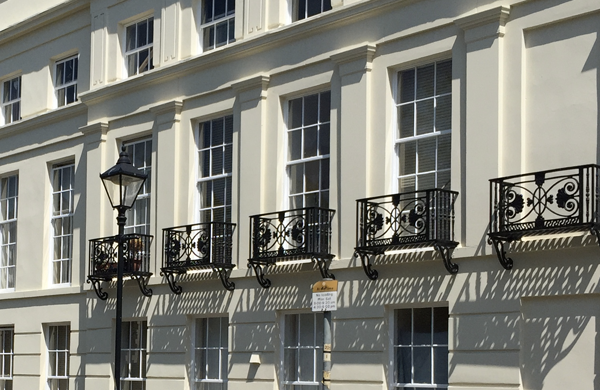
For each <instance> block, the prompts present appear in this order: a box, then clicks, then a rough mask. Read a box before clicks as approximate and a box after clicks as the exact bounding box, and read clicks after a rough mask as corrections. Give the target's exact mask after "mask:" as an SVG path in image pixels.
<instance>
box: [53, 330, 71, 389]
mask: <svg viewBox="0 0 600 390" xmlns="http://www.w3.org/2000/svg"><path fill="white" fill-rule="evenodd" d="M69 333H70V332H69V326H68V325H52V326H49V327H48V388H49V389H50V390H68V389H69V336H70V335H69Z"/></svg>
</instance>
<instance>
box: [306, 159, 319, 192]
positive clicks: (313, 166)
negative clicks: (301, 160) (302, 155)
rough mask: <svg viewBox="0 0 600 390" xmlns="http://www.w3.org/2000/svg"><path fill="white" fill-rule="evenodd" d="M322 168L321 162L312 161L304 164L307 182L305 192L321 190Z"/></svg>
mask: <svg viewBox="0 0 600 390" xmlns="http://www.w3.org/2000/svg"><path fill="white" fill-rule="evenodd" d="M320 166H321V162H320V161H310V162H307V163H305V164H304V169H305V171H304V180H305V191H306V192H309V191H318V190H319V167H320Z"/></svg>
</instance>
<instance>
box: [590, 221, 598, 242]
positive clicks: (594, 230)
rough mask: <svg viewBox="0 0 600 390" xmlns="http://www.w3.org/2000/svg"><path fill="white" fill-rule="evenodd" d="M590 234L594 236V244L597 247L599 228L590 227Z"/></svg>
mask: <svg viewBox="0 0 600 390" xmlns="http://www.w3.org/2000/svg"><path fill="white" fill-rule="evenodd" d="M590 233H592V234H593V235H594V236H596V242H597V243H598V246H600V227H598V226H592V227H591V228H590Z"/></svg>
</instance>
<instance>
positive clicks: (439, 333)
mask: <svg viewBox="0 0 600 390" xmlns="http://www.w3.org/2000/svg"><path fill="white" fill-rule="evenodd" d="M433 343H434V344H443V345H447V344H448V308H447V307H436V308H434V309H433Z"/></svg>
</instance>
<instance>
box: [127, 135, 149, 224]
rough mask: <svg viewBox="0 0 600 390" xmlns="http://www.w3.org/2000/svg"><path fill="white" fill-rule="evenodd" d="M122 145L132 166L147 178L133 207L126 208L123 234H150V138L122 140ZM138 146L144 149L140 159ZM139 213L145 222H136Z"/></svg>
mask: <svg viewBox="0 0 600 390" xmlns="http://www.w3.org/2000/svg"><path fill="white" fill-rule="evenodd" d="M140 145H143V146H140ZM123 146H125V148H126V150H127V154H129V159H130V160H131V163H132V164H133V166H134V167H136V168H137V169H138V170H139V171H142V172H143V173H145V174H146V175H148V178H147V179H146V182H145V183H144V186H143V187H142V189H141V190H140V193H139V195H138V197H137V199H136V201H135V203H134V204H133V207H132V208H130V209H129V210H127V212H126V213H125V216H126V217H127V221H126V223H125V234H131V233H138V234H150V202H151V198H152V188H151V186H152V177H151V176H152V138H151V137H147V138H142V139H137V140H134V141H128V142H123ZM140 148H143V150H144V156H143V157H142V158H141V159H140V158H138V156H137V154H138V151H139V150H140ZM141 209H143V210H141ZM140 213H143V214H144V215H143V218H145V223H137V221H138V220H139V215H140Z"/></svg>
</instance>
